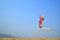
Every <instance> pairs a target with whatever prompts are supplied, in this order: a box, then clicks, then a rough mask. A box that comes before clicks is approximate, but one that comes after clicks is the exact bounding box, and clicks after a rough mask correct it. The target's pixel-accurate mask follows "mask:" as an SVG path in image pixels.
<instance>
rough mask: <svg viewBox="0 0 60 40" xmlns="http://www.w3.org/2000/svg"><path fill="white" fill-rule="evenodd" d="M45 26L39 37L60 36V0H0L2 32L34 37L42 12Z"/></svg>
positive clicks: (0, 27)
mask: <svg viewBox="0 0 60 40" xmlns="http://www.w3.org/2000/svg"><path fill="white" fill-rule="evenodd" d="M42 12H43V13H44V19H45V20H44V21H43V26H44V27H48V28H52V30H50V31H46V30H41V29H40V30H39V32H38V37H56V38H58V37H59V38H60V35H59V34H60V0H0V33H4V34H9V35H13V36H15V37H20V38H23V37H34V34H35V30H36V28H37V27H38V20H39V15H40V13H42Z"/></svg>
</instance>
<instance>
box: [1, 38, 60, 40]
mask: <svg viewBox="0 0 60 40" xmlns="http://www.w3.org/2000/svg"><path fill="white" fill-rule="evenodd" d="M0 40H60V38H0Z"/></svg>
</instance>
